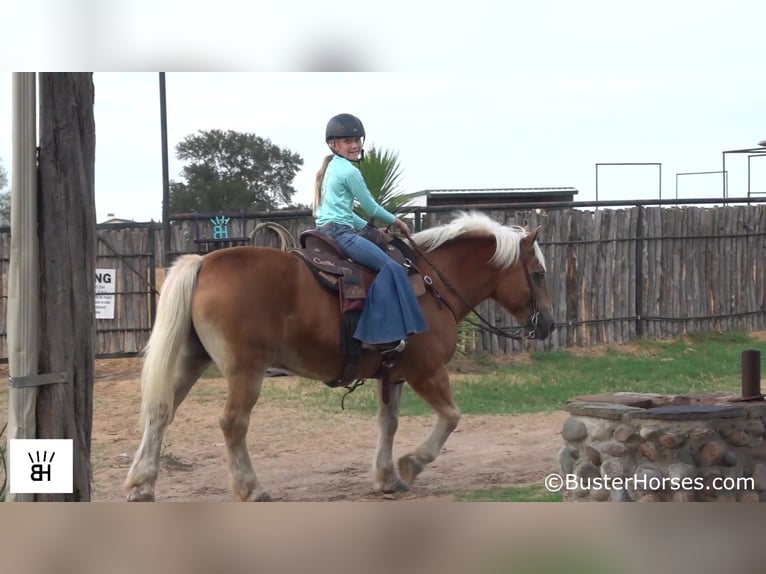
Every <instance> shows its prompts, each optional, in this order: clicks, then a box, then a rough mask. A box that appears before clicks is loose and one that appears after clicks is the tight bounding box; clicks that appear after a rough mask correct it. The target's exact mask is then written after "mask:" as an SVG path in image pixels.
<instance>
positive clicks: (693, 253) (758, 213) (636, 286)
mask: <svg viewBox="0 0 766 574" xmlns="http://www.w3.org/2000/svg"><path fill="white" fill-rule="evenodd" d="M486 213H487V214H488V215H490V216H491V217H492V218H494V219H496V220H498V221H500V222H501V223H504V224H508V225H525V226H530V227H534V226H537V225H540V226H542V232H541V235H540V238H541V245H542V248H543V252H544V254H545V258H546V262H547V268H548V274H547V277H548V284H549V287H550V291H551V297H552V300H553V306H554V314H555V317H556V321H557V329H556V331H555V332H554V333H553V334H552V335H551V337H550V338H549V339H547V340H546V341H536V342H529V341H524V342H519V341H512V340H507V339H503V338H498V337H497V336H496V335H492V334H490V333H487V332H485V331H481V330H477V331H476V332H475V333H474V334H473V336H472V338H471V339H470V340H469V341H468V342H467V350H469V351H476V352H489V353H493V354H506V353H513V352H516V351H519V350H528V349H533V350H541V351H542V350H553V349H558V348H562V347H588V346H593V345H601V344H611V343H626V342H630V341H633V340H636V339H637V338H640V337H650V338H668V337H675V336H679V335H683V334H685V333H688V332H691V331H710V330H721V331H730V330H741V331H756V330H764V329H766V204H763V203H761V204H756V205H736V206H726V207H710V208H702V207H686V206H685V207H673V208H666V207H644V206H641V207H632V208H628V209H598V210H595V211H584V210H579V209H554V210H524V211H497V212H494V211H487V212H486ZM451 217H452V216H451V214H449V213H446V212H441V213H429V212H427V210H426V209H425V208H424V209H422V211H421V213H420V214H419V216H418V221H419V222H420V224H421V226H422V227H423V228H427V227H431V226H433V225H438V224H440V223H443V222H446V221H448V220H449V219H450V218H451ZM271 222H273V223H278V224H279V225H280V226H281V227H284V228H285V229H287V230H288V231H289V232H290V235H291V236H292V237H293V238H294V239H295V240H297V238H298V235H299V234H300V232H301V231H303V230H304V229H309V228H311V227H312V226H313V220H312V219H311V217H308V216H306V215H299V216H294V217H279V218H277V217H276V216H275V214H265V215H261V216H260V217H246V216H239V217H237V216H232V217H231V219H230V221H229V222H228V227H227V235H228V237H218V238H214V235H215V233H216V231H215V224H214V222H211V221H210V220H209V218H194V217H191V218H188V217H187V218H186V219H184V220H181V221H174V222H173V225H172V228H171V229H172V236H171V242H170V245H171V247H170V251H171V254H178V253H189V252H204V251H208V250H210V249H214V248H217V247H221V246H226V245H228V244H243V243H250V244H257V245H268V246H273V247H278V246H280V244H281V243H282V240H281V238H280V236H279V235H278V233H277V231H276V230H275V226H271V225H267V224H269V223H271ZM219 235H220V233H219ZM162 246H163V240H162V232H161V227H160V226H159V224H135V225H130V224H126V225H119V226H108V225H100V226H99V242H98V257H97V267H99V268H113V269H118V270H119V271H118V273H117V280H118V283H117V288H116V294H115V297H116V299H115V318H114V319H111V320H107V319H104V320H98V321H97V336H98V342H97V354H98V355H99V356H115V355H120V354H134V353H137V352H138V351H139V350H140V349H141V348H143V346H144V345H145V344H146V341H147V340H148V335H149V331H150V328H151V322H152V317H153V313H154V307H153V305H154V304H155V303H156V298H155V296H154V292H155V291H154V289H155V286H156V285H157V284H158V282H159V280H158V279H157V278H156V277H155V271H156V272H157V274H158V275H159V276H161V274H162V271H161V269H157V268H161V267H162V266H163V265H164V262H163V257H162V256H161V254H162V253H163V248H162ZM9 247H10V240H9V235H8V233H7V232H6V233H2V232H0V275H1V277H0V279H1V281H0V303H1V306H0V310H1V311H2V325H0V357H7V351H6V341H5V317H6V309H7V297H6V294H7V290H6V285H7V268H8V257H9ZM479 311H480V312H481V313H482V314H483V315H484V316H485V317H488V318H490V320H491V321H493V322H494V324H495V325H496V326H499V327H510V326H512V321H511V319H510V317H509V315H508V314H507V313H505V311H503V310H502V309H501V308H500V307H499V306H498V305H496V304H495V303H494V302H485V303H483V304H482V305H480V307H479Z"/></svg>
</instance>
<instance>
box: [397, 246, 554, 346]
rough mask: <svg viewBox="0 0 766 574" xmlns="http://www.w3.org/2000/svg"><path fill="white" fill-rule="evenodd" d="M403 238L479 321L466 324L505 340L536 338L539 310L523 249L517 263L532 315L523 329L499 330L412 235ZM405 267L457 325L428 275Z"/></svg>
mask: <svg viewBox="0 0 766 574" xmlns="http://www.w3.org/2000/svg"><path fill="white" fill-rule="evenodd" d="M405 237H406V238H407V240H408V241H409V242H410V245H411V246H412V249H413V250H414V251H415V253H417V254H418V256H419V257H421V258H422V259H423V261H425V262H426V263H428V265H429V266H430V267H431V269H433V270H434V272H435V273H436V275H437V276H438V277H439V279H441V281H442V283H444V286H445V287H446V288H447V289H449V290H450V291H451V292H452V293H453V294H454V295H456V296H457V298H458V299H460V301H462V302H463V304H464V305H465V306H466V307H468V309H469V312H470V313H473V314H474V315H476V316H477V317H478V318H479V321H480V322H481V324H479V323H476V322H474V321H471V320H469V319H465V321H466V322H468V323H469V324H471V325H474V326H475V327H478V328H479V329H484V330H485V331H489V332H490V333H492V334H494V335H497V336H499V337H504V338H506V339H519V340H523V339H535V338H536V331H537V325H538V323H539V321H540V310H539V309H538V308H537V297H536V296H535V289H534V287H533V285H532V278H531V277H530V274H529V263H528V257H527V254H526V252H525V251H524V250H523V249H520V250H519V261H520V262H521V266H522V268H523V269H524V278H525V279H526V280H527V285H528V286H529V293H530V294H531V296H532V313H531V314H530V316H529V319H528V320H527V324H526V325H524V326H523V327H505V328H500V327H496V326H495V325H493V324H492V323H490V322H489V321H488V320H487V319H485V318H484V317H482V315H481V313H479V312H478V311H477V310H476V307H475V306H474V305H471V304H470V303H469V302H468V301H467V300H466V298H465V297H464V296H463V294H462V293H460V291H458V289H457V287H455V286H454V285H453V284H452V282H451V281H450V280H449V279H447V278H446V277H445V276H444V274H443V273H442V272H441V271H440V270H439V268H438V267H437V266H436V265H434V264H433V262H432V261H431V260H430V259H429V258H428V256H427V255H426V254H425V253H424V252H423V251H422V250H421V249H420V247H419V246H418V244H417V243H416V242H415V241H414V240H413V239H412V235H411V234H410V233H405ZM405 266H410V267H413V268H414V269H415V270H416V271H418V272H419V273H420V274H421V275H422V276H423V280H424V281H425V283H426V287H427V288H428V289H429V290H430V291H431V292H432V293H433V294H434V296H435V297H436V300H437V301H438V302H441V303H444V304H445V305H446V306H447V308H448V309H449V310H450V312H451V313H452V316H453V317H454V318H455V324H457V323H459V322H460V321H459V320H458V318H457V312H456V311H455V309H454V307H453V306H452V304H451V303H450V302H449V301H447V300H446V299H444V297H442V296H441V294H440V293H439V292H438V291H437V290H436V288H435V287H434V285H433V279H431V277H429V276H428V275H426V274H424V273H422V272H421V271H420V270H419V269H418V268H417V267H415V265H414V263H413V262H412V261H409V260H405Z"/></svg>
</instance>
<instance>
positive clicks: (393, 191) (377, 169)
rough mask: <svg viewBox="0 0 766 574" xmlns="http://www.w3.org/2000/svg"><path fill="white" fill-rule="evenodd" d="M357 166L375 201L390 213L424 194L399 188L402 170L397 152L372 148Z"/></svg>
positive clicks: (399, 209)
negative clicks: (407, 191) (406, 191)
mask: <svg viewBox="0 0 766 574" xmlns="http://www.w3.org/2000/svg"><path fill="white" fill-rule="evenodd" d="M358 166H359V171H361V172H362V177H364V181H365V183H366V184H367V188H368V189H369V190H370V193H371V194H372V196H373V197H374V198H375V201H377V202H378V203H379V204H380V205H381V206H383V207H385V208H386V209H387V210H388V211H390V212H392V213H393V212H397V211H401V210H402V208H405V207H407V206H409V205H410V204H411V203H412V202H413V201H414V200H415V198H417V197H420V196H422V195H424V193H425V192H422V191H416V192H412V193H405V192H404V191H402V189H401V188H400V187H399V182H400V179H401V177H402V168H401V166H400V165H399V153H398V152H395V151H393V150H387V149H377V148H372V149H370V151H369V152H367V153H365V155H364V160H363V161H360V162H359V164H358Z"/></svg>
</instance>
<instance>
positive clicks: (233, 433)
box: [220, 368, 271, 502]
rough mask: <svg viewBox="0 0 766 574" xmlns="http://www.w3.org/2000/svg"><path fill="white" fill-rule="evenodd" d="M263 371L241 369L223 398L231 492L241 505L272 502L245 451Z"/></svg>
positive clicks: (222, 420) (222, 423)
mask: <svg viewBox="0 0 766 574" xmlns="http://www.w3.org/2000/svg"><path fill="white" fill-rule="evenodd" d="M265 372H266V369H265V368H264V369H243V370H241V371H239V372H237V373H229V374H227V375H226V379H227V380H228V383H229V394H228V396H227V397H226V404H225V405H224V410H223V416H222V417H221V421H220V422H221V430H223V436H224V439H225V441H226V448H227V451H228V454H229V473H230V474H231V489H232V491H233V492H234V494H235V495H236V496H237V497H238V498H239V499H240V500H243V501H248V500H251V501H255V502H268V501H270V500H271V497H270V496H269V494H268V492H266V491H265V490H264V489H263V487H262V486H261V484H260V483H259V482H258V478H257V477H256V475H255V471H254V470H253V465H252V463H251V462H250V454H249V453H248V451H247V429H248V427H249V425H250V413H251V412H252V410H253V407H254V406H255V403H256V402H258V397H259V396H260V394H261V385H262V383H263V377H264V375H265Z"/></svg>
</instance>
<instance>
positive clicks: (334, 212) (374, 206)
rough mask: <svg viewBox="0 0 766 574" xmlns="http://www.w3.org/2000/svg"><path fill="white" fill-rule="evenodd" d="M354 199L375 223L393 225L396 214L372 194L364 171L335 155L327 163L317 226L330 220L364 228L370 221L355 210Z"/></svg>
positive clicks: (317, 215) (356, 227) (330, 221)
mask: <svg viewBox="0 0 766 574" xmlns="http://www.w3.org/2000/svg"><path fill="white" fill-rule="evenodd" d="M354 199H356V200H357V201H358V202H359V205H360V206H361V207H362V209H363V210H364V212H365V213H366V214H367V215H369V216H370V218H371V219H374V220H375V222H376V223H382V224H384V225H391V224H392V223H393V222H394V221H396V216H395V215H393V214H392V213H390V212H389V211H387V210H385V209H384V208H383V207H381V206H380V205H378V203H377V202H376V201H375V198H374V197H372V194H371V193H370V190H369V189H367V184H366V183H365V182H364V177H362V172H360V171H359V169H358V168H357V167H356V166H355V165H354V164H353V163H351V162H350V161H348V160H347V159H346V158H344V157H341V156H339V155H336V156H334V157H333V158H332V160H331V161H330V163H329V164H327V170H326V171H325V174H324V180H323V181H322V201H321V202H320V204H319V208H318V209H317V212H316V222H317V226H318V227H320V226H322V225H326V224H328V223H340V224H342V225H349V226H351V227H353V228H354V229H362V228H363V227H364V226H365V225H367V222H366V221H365V220H364V219H362V218H361V217H359V216H358V215H357V214H356V213H354Z"/></svg>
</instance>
